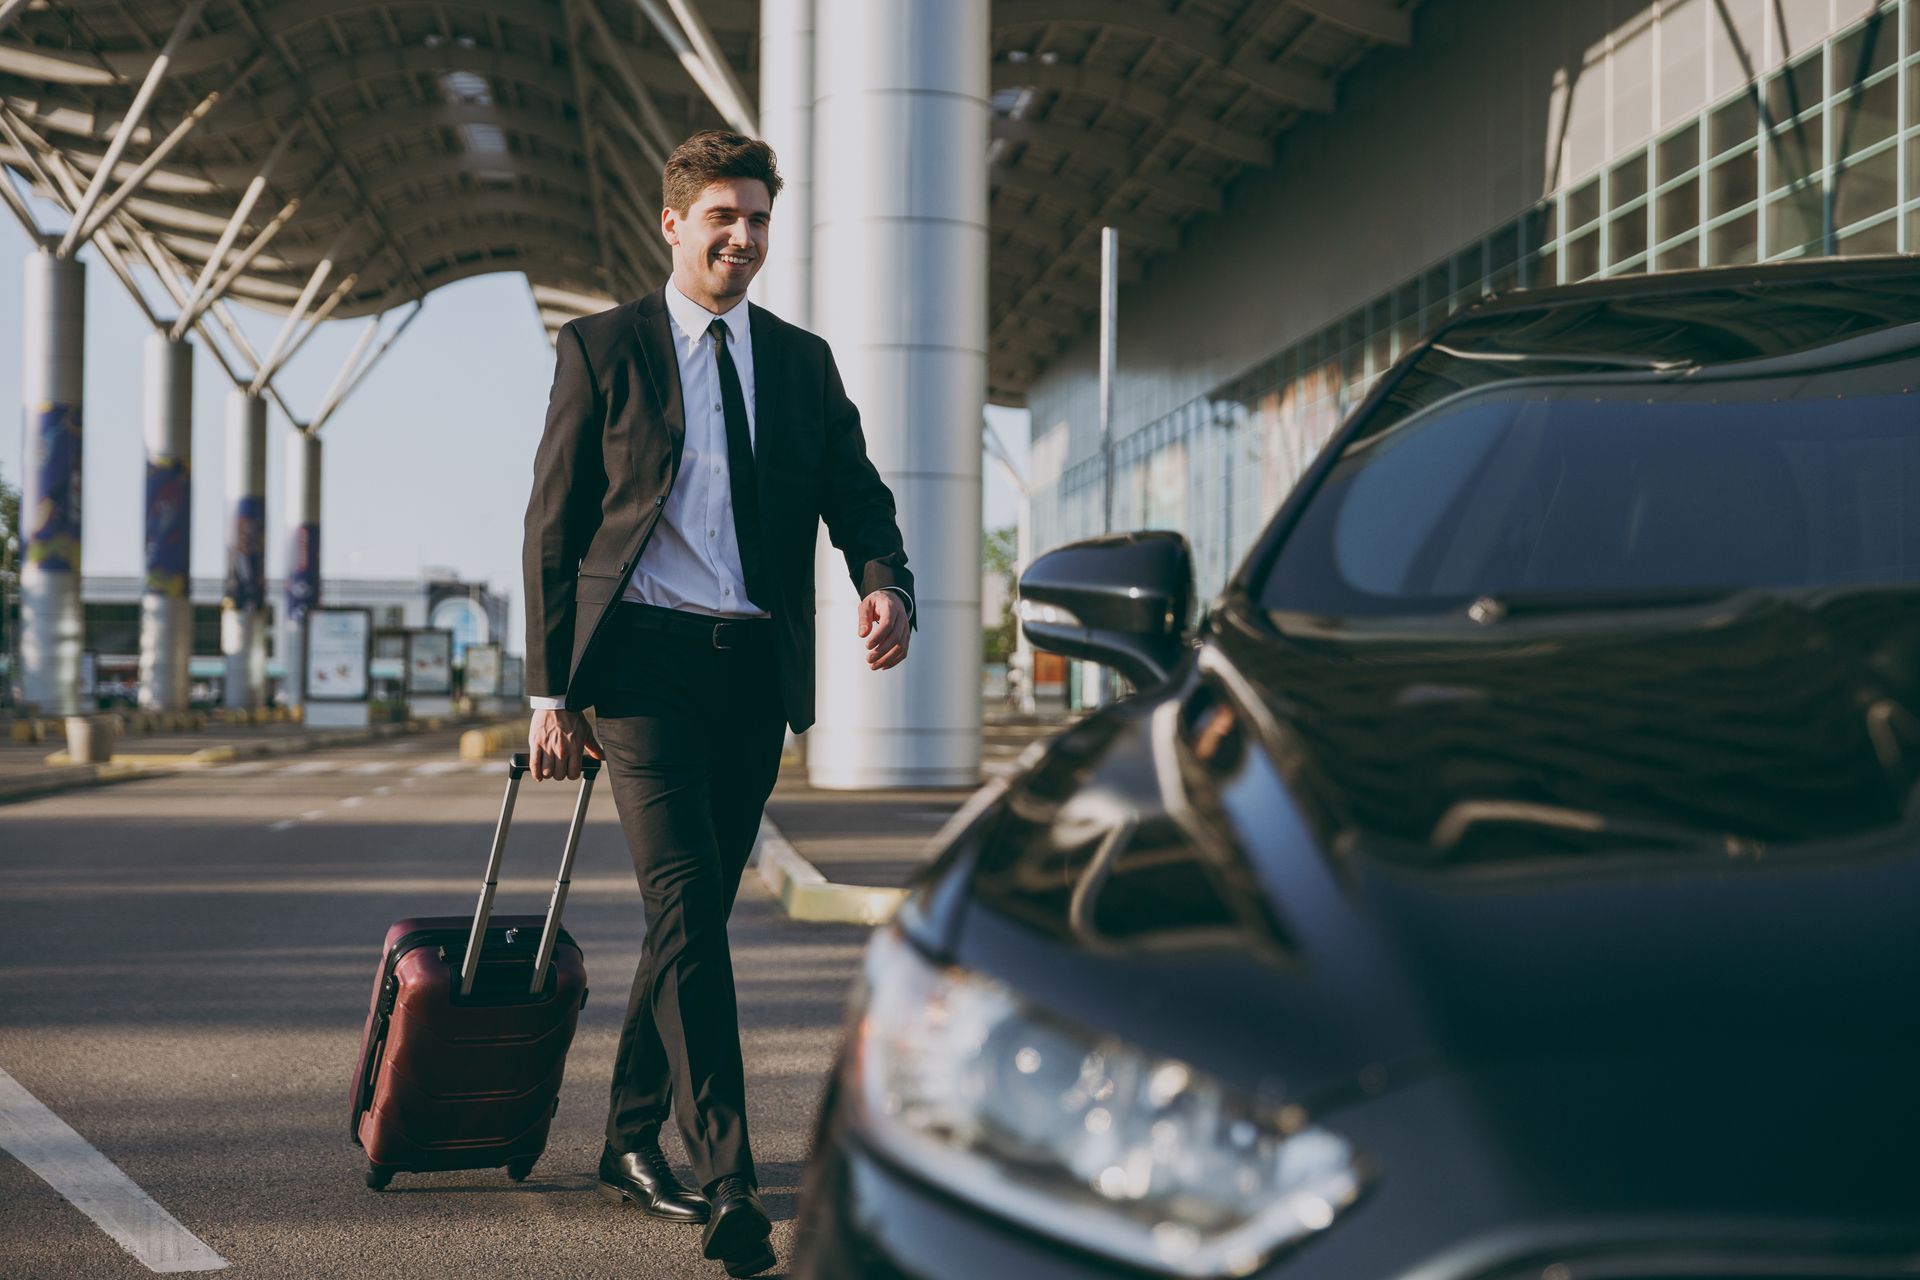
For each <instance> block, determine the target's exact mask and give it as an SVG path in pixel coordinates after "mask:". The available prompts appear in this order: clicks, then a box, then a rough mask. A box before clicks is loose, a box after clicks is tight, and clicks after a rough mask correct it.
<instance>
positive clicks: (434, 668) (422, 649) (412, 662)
mask: <svg viewBox="0 0 1920 1280" xmlns="http://www.w3.org/2000/svg"><path fill="white" fill-rule="evenodd" d="M407 692H408V693H409V694H427V695H429V696H433V697H445V696H446V695H447V694H450V693H452V692H453V632H451V631H436V630H433V629H427V630H424V631H409V632H408V633H407Z"/></svg>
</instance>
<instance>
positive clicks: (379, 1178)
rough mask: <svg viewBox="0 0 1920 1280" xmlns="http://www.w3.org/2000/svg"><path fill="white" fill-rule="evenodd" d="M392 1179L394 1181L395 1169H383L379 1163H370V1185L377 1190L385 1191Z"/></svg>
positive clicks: (368, 1180) (368, 1182)
mask: <svg viewBox="0 0 1920 1280" xmlns="http://www.w3.org/2000/svg"><path fill="white" fill-rule="evenodd" d="M392 1181H393V1170H391V1169H382V1168H381V1167H380V1166H379V1165H377V1164H373V1163H371V1162H370V1163H368V1165H367V1185H368V1186H369V1187H372V1188H373V1189H374V1190H375V1191H384V1190H385V1189H386V1186H387V1184H388V1183H389V1182H392Z"/></svg>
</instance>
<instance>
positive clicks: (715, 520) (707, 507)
mask: <svg viewBox="0 0 1920 1280" xmlns="http://www.w3.org/2000/svg"><path fill="white" fill-rule="evenodd" d="M666 299H667V313H668V314H669V315H670V316H672V318H673V325H672V327H671V330H670V332H671V333H672V335H673V354H674V358H675V359H676V361H677V362H678V364H679V366H680V405H681V409H682V411H683V412H684V414H685V417H686V423H687V438H686V441H685V443H684V445H683V446H682V449H681V454H680V473H679V475H678V477H677V478H675V480H674V482H673V487H672V489H671V490H670V491H669V492H668V494H667V502H666V506H664V507H663V508H662V509H661V512H660V519H659V522H658V523H657V524H655V525H654V528H653V535H652V536H651V537H650V538H648V539H647V546H646V549H645V550H644V551H642V552H641V553H640V563H639V564H637V565H635V566H634V569H633V577H632V578H630V579H628V581H627V589H626V592H625V594H624V595H622V596H621V599H623V600H633V601H637V602H639V603H641V604H651V605H658V606H660V607H661V608H663V609H680V610H684V611H685V612H688V613H708V614H712V615H714V616H715V617H720V618H764V617H767V616H768V612H767V610H766V609H763V608H761V607H760V605H759V604H758V603H757V602H756V601H753V600H749V599H748V598H747V580H746V571H745V570H744V569H742V568H741V567H740V538H739V534H738V532H737V531H736V530H735V529H734V526H733V481H732V472H731V471H730V469H729V468H728V465H727V415H726V409H725V406H724V405H723V404H722V402H721V399H720V362H719V361H718V360H717V359H716V358H715V355H714V345H713V339H712V338H711V337H709V336H708V334H707V327H708V326H709V325H711V324H712V323H713V321H714V313H713V312H711V311H708V310H707V309H706V308H705V307H703V306H701V305H700V304H699V303H697V302H695V301H694V300H693V299H692V298H689V297H688V296H687V295H686V294H684V293H682V292H680V287H679V286H678V285H676V284H674V283H673V281H671V280H669V281H668V282H667V287H666ZM747 306H748V304H747V303H746V302H745V301H741V302H736V303H735V304H734V305H733V306H732V307H731V308H729V309H728V310H727V311H725V312H722V313H721V315H720V318H721V319H723V320H725V321H726V323H727V351H728V353H729V354H730V355H731V356H732V357H733V367H734V371H735V372H736V373H738V374H739V376H740V393H741V395H742V396H744V397H745V398H746V402H747V439H748V440H749V441H752V442H754V444H755V445H756V447H757V445H758V437H757V436H756V435H755V422H754V411H753V329H752V327H751V326H750V325H749V324H748V323H747ZM889 589H890V590H895V591H897V592H898V594H899V596H900V598H901V599H902V600H903V601H905V602H906V605H907V612H908V616H909V617H911V616H912V612H913V600H912V597H910V596H908V595H907V593H906V592H904V591H898V589H897V588H889ZM527 702H528V703H529V704H530V705H531V706H532V707H533V709H534V710H535V711H558V710H560V709H561V708H562V707H563V706H565V705H566V700H565V699H564V698H542V697H529V698H528V699H527Z"/></svg>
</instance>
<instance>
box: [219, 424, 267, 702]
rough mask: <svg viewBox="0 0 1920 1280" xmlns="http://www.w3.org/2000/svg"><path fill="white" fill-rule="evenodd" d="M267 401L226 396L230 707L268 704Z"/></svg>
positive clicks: (223, 623)
mask: <svg viewBox="0 0 1920 1280" xmlns="http://www.w3.org/2000/svg"><path fill="white" fill-rule="evenodd" d="M266 604H267V402H266V401H265V400H263V399H261V398H260V397H259V396H255V395H248V394H247V393H246V392H245V391H241V390H238V389H236V390H235V391H233V392H232V393H231V394H230V395H228V397H227V585H226V590H225V592H224V593H223V595H222V599H221V601H220V651H221V652H222V653H224V654H226V655H227V698H226V702H227V705H228V706H229V707H257V706H261V705H262V704H264V703H265V702H266V700H267V630H266Z"/></svg>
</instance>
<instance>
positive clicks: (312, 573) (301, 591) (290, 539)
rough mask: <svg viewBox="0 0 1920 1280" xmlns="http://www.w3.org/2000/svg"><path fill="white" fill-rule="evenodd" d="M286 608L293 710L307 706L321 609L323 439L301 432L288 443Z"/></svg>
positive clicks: (284, 636)
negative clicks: (310, 656)
mask: <svg viewBox="0 0 1920 1280" xmlns="http://www.w3.org/2000/svg"><path fill="white" fill-rule="evenodd" d="M286 583H287V585H286V606H285V608H283V609H282V610H281V623H280V637H281V645H280V654H281V663H280V665H281V667H282V669H283V670H285V672H286V683H285V684H283V685H282V686H281V693H282V696H283V698H284V700H285V701H286V703H287V704H288V705H289V706H295V707H297V706H301V705H303V704H305V702H306V700H307V699H306V689H305V688H304V687H303V676H302V673H303V672H304V671H305V670H306V663H307V611H308V610H309V609H311V608H312V607H313V606H314V605H316V604H319V603H320V437H319V436H316V435H309V434H307V433H306V432H304V431H296V432H294V433H293V437H292V438H291V439H290V440H288V441H287V576H286Z"/></svg>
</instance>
